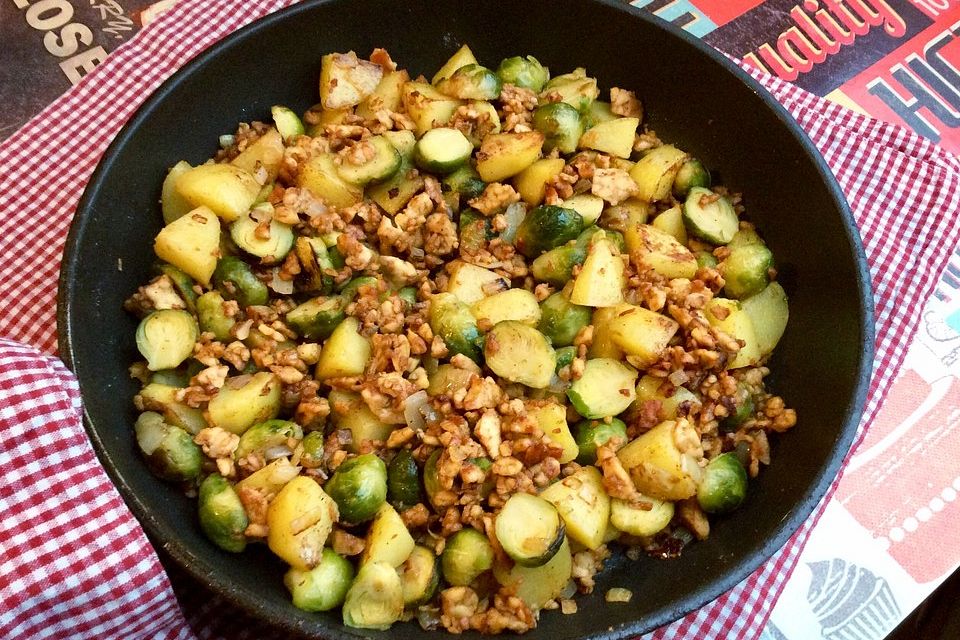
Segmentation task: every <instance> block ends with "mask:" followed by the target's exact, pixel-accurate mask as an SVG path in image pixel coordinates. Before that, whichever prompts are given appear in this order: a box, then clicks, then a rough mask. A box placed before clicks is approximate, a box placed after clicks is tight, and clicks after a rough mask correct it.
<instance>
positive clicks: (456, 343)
mask: <svg viewBox="0 0 960 640" xmlns="http://www.w3.org/2000/svg"><path fill="white" fill-rule="evenodd" d="M429 318H430V328H431V329H433V332H434V334H436V335H438V336H440V337H441V338H443V341H444V343H445V344H446V345H447V349H448V350H449V351H450V355H454V354H457V353H462V354H463V355H465V356H467V357H468V358H470V359H471V360H473V361H474V362H479V361H480V349H479V347H478V346H477V343H478V341H479V340H480V331H479V330H478V329H477V321H476V319H475V318H474V317H473V314H472V313H470V308H469V307H468V306H467V305H465V304H464V303H463V302H461V301H460V300H459V299H458V298H457V296H455V295H454V294H452V293H438V294H437V295H435V296H433V297H432V298H431V299H430V314H429Z"/></svg>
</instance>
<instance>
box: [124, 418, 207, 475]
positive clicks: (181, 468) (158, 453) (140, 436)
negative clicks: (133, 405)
mask: <svg viewBox="0 0 960 640" xmlns="http://www.w3.org/2000/svg"><path fill="white" fill-rule="evenodd" d="M134 430H135V431H136V434H137V445H139V447H140V451H142V452H143V455H144V456H145V457H146V459H147V466H148V467H150V470H151V471H153V473H154V474H156V475H157V476H158V477H160V478H163V479H164V480H173V481H175V482H179V481H183V480H191V479H193V478H196V477H197V476H198V475H199V474H200V463H201V456H200V447H198V446H197V445H196V444H195V443H194V442H193V438H192V437H191V436H190V434H189V433H187V432H186V431H184V430H183V429H181V428H180V427H174V426H172V425H169V424H166V423H165V422H164V421H163V416H161V415H160V414H159V413H154V412H153V411H146V412H144V413H142V414H140V417H139V418H137V422H136V424H135V425H134Z"/></svg>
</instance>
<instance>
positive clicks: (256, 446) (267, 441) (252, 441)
mask: <svg viewBox="0 0 960 640" xmlns="http://www.w3.org/2000/svg"><path fill="white" fill-rule="evenodd" d="M302 439H303V429H301V428H300V425H298V424H297V423H296V422H290V421H289V420H267V421H266V422H261V423H260V424H256V425H253V426H252V427H250V428H249V429H247V430H246V431H244V432H243V435H242V436H240V443H239V444H238V445H237V448H236V450H235V451H234V452H233V455H234V458H236V459H237V460H242V459H244V458H246V457H247V456H249V455H251V454H260V455H262V456H263V458H264V460H266V461H268V462H269V461H270V460H272V459H274V458H278V457H280V456H288V455H290V454H292V453H293V447H294V446H296V443H295V442H291V440H302ZM291 445H293V446H291Z"/></svg>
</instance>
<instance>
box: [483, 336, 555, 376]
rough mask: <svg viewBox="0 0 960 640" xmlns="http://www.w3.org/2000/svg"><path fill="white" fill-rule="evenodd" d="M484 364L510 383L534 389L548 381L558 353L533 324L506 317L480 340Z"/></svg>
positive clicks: (553, 369)
mask: <svg viewBox="0 0 960 640" xmlns="http://www.w3.org/2000/svg"><path fill="white" fill-rule="evenodd" d="M483 355H484V359H485V360H486V363H487V366H488V367H490V370H491V371H493V372H494V373H495V374H497V375H498V376H500V377H501V378H504V379H506V380H509V381H511V382H519V383H520V384H525V385H527V386H528V387H533V388H534V389H544V388H546V387H547V386H549V384H550V380H551V379H552V378H553V373H554V371H555V370H556V368H557V356H556V353H555V352H554V350H553V347H551V346H550V342H549V341H548V340H547V339H546V337H544V335H543V334H542V333H540V332H539V331H537V330H536V329H534V328H533V327H531V326H529V325H526V324H523V323H522V322H516V321H514V320H505V321H503V322H500V323H498V324H497V325H496V326H495V327H493V329H491V330H490V332H489V333H488V334H487V337H486V339H485V340H484V343H483Z"/></svg>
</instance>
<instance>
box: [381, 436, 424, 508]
mask: <svg viewBox="0 0 960 640" xmlns="http://www.w3.org/2000/svg"><path fill="white" fill-rule="evenodd" d="M387 491H388V493H389V495H390V503H391V504H393V505H394V506H395V507H396V508H397V509H400V510H403V509H407V508H409V507H412V506H413V505H415V504H417V503H418V502H421V501H422V498H421V495H420V467H418V466H417V461H416V460H414V459H413V454H411V453H410V450H409V449H403V450H402V451H399V452H397V455H395V456H394V457H393V460H391V461H390V464H389V465H388V466H387Z"/></svg>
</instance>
